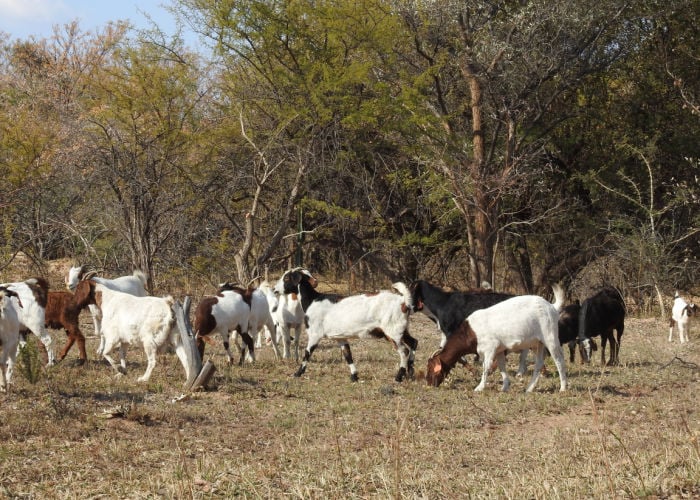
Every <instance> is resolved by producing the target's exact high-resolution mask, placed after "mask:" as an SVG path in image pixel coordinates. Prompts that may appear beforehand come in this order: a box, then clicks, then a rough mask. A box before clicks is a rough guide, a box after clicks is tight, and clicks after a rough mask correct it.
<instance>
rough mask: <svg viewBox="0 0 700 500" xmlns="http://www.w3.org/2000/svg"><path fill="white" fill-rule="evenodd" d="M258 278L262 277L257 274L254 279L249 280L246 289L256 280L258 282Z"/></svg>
mask: <svg viewBox="0 0 700 500" xmlns="http://www.w3.org/2000/svg"><path fill="white" fill-rule="evenodd" d="M260 278H262V276H261V275H259V274H258V275H257V276H256V277H255V278H253V279H251V280H250V281H249V282H248V286H247V287H246V288H250V285H252V284H253V283H255V281H256V280H259V279H260Z"/></svg>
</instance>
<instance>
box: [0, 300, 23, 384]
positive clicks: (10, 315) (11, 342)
mask: <svg viewBox="0 0 700 500" xmlns="http://www.w3.org/2000/svg"><path fill="white" fill-rule="evenodd" d="M11 297H17V294H16V293H15V292H13V291H11V290H8V289H5V288H2V287H0V347H2V354H0V392H7V391H8V390H9V386H10V379H11V378H12V369H13V366H14V364H15V358H16V356H17V345H18V344H19V317H18V316H17V311H15V307H14V306H13V304H12V300H11Z"/></svg>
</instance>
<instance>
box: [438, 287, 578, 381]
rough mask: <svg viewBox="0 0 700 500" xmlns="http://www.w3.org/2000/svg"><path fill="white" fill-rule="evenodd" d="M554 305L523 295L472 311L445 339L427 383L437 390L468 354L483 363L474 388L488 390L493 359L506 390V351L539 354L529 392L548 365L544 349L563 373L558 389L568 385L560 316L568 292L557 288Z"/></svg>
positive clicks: (540, 298) (536, 297)
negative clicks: (458, 361) (488, 378)
mask: <svg viewBox="0 0 700 500" xmlns="http://www.w3.org/2000/svg"><path fill="white" fill-rule="evenodd" d="M553 288H554V296H555V301H556V302H555V304H554V305H552V304H551V303H549V302H548V301H547V300H545V299H543V298H542V297H539V296H537V295H521V296H517V297H513V298H511V299H508V300H505V301H503V302H499V303H498V304H495V305H493V306H491V307H488V308H486V309H480V310H478V311H475V312H473V313H472V314H471V315H469V317H467V320H466V321H465V322H464V323H463V325H462V327H460V329H458V330H457V331H456V332H454V333H453V334H452V335H450V337H449V338H448V339H447V342H446V343H445V347H444V348H443V349H442V350H441V351H439V352H438V353H436V354H434V355H433V356H431V357H430V359H429V360H428V370H427V374H426V379H427V381H428V384H429V385H433V386H438V385H440V383H442V381H443V380H444V379H445V377H446V376H447V374H448V373H449V372H450V370H451V369H452V368H453V367H454V364H455V362H456V360H457V359H459V358H460V357H461V356H463V355H464V354H474V353H478V354H479V356H480V357H481V359H482V362H483V373H482V376H481V382H480V383H479V385H477V386H476V388H475V389H474V390H475V391H482V390H484V387H486V380H487V377H488V372H489V370H490V368H491V365H492V363H493V360H494V358H495V359H496V361H497V363H498V368H499V370H500V372H501V377H502V379H503V385H502V387H501V390H502V391H507V390H508V388H509V387H510V379H509V378H508V373H507V372H506V358H505V353H506V351H522V350H523V349H532V350H534V351H535V356H536V361H535V368H534V370H533V373H532V379H531V380H530V383H529V384H528V386H527V389H526V390H527V392H530V391H532V390H533V389H534V388H535V385H536V384H537V380H538V379H539V376H540V371H541V370H542V366H543V365H544V354H545V348H547V349H548V350H549V352H550V353H551V355H552V358H553V359H554V364H555V365H556V367H557V371H558V372H559V382H560V390H561V391H565V390H566V386H567V379H566V364H565V362H564V354H563V351H562V349H561V345H560V343H559V334H558V328H559V326H558V320H559V311H561V309H562V307H563V305H564V291H563V289H562V288H561V287H553Z"/></svg>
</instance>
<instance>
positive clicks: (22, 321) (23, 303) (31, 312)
mask: <svg viewBox="0 0 700 500" xmlns="http://www.w3.org/2000/svg"><path fill="white" fill-rule="evenodd" d="M0 287H2V288H6V289H8V290H11V291H13V292H15V293H16V294H17V297H12V299H11V300H10V302H11V303H12V306H13V307H14V308H15V312H16V313H17V317H18V318H19V327H20V329H21V330H24V329H27V330H31V331H32V333H34V335H36V336H37V337H39V340H40V341H41V343H42V344H44V347H45V348H46V353H47V355H48V364H49V366H52V365H54V364H55V363H56V358H55V356H54V352H53V348H52V347H51V343H52V340H51V336H50V335H49V332H48V331H46V324H45V321H46V303H47V301H48V294H49V283H48V282H47V281H46V280H45V279H43V278H29V279H28V280H25V281H19V282H16V283H4V284H1V285H0Z"/></svg>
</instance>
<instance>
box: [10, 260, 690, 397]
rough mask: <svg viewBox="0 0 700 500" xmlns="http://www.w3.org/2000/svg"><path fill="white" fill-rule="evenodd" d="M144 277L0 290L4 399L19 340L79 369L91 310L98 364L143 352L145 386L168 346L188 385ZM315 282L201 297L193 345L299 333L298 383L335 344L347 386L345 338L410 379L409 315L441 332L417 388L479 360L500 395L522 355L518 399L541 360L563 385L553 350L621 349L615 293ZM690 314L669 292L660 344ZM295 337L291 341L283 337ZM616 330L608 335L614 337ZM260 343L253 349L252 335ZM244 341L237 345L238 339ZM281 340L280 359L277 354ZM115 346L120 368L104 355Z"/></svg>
mask: <svg viewBox="0 0 700 500" xmlns="http://www.w3.org/2000/svg"><path fill="white" fill-rule="evenodd" d="M145 283H146V277H145V276H144V274H143V273H142V272H140V271H135V272H134V273H133V275H131V276H122V277H120V278H116V279H106V278H101V277H98V276H96V275H95V273H94V272H87V269H86V268H85V266H81V267H72V268H71V269H70V271H69V273H68V276H67V277H66V285H67V288H68V289H69V290H71V291H49V286H48V283H47V281H46V280H45V279H42V278H30V279H27V280H26V281H22V282H15V283H5V284H2V285H0V345H1V346H2V355H0V391H2V392H6V391H7V390H8V387H9V383H10V379H11V376H12V370H13V365H14V362H15V358H16V354H17V351H18V348H19V344H20V339H21V335H22V333H23V332H26V331H31V332H33V333H34V334H35V335H36V336H37V337H38V338H39V339H40V341H41V343H42V344H43V346H44V347H45V348H46V352H47V356H48V364H49V365H53V364H55V363H56V362H57V361H61V360H63V359H64V358H65V356H66V354H67V353H68V351H69V350H70V348H71V347H72V345H73V344H74V343H77V345H78V349H79V359H78V362H79V363H80V364H82V363H84V362H85V361H86V359H87V355H86V352H85V337H84V336H83V334H82V333H81V331H80V328H79V325H78V318H79V315H80V312H81V311H82V310H83V309H85V308H88V309H89V311H90V314H91V315H92V319H93V322H94V327H95V333H96V335H97V336H98V338H99V339H100V346H99V348H98V350H97V354H98V356H101V357H104V358H105V359H106V360H107V361H108V362H109V363H110V365H111V366H112V367H113V368H114V369H115V370H117V372H119V373H122V374H124V373H126V360H125V356H126V346H128V345H131V344H139V343H140V344H141V345H142V346H143V348H144V351H145V353H146V359H147V368H146V371H145V373H144V374H143V375H142V376H141V377H139V379H138V380H139V381H142V382H145V381H148V380H149V378H150V376H151V373H152V371H153V368H154V367H155V364H156V355H157V353H158V351H159V350H161V349H162V348H164V347H165V346H167V345H169V346H171V347H172V348H174V350H175V353H176V354H177V356H178V358H179V359H180V361H181V363H182V364H183V367H184V368H185V372H186V375H187V377H188V378H189V377H190V373H189V371H190V370H191V366H192V364H191V363H190V362H189V360H188V359H187V356H188V353H187V350H186V349H185V348H184V346H183V343H182V339H181V336H180V335H178V332H177V331H176V320H175V313H174V310H173V304H174V303H175V301H174V299H173V297H171V296H166V297H153V296H149V295H148V294H147V292H146V288H145ZM316 287H317V280H316V279H315V278H314V277H313V275H312V274H311V273H310V272H309V271H308V270H307V269H304V268H295V269H290V270H289V271H287V272H285V273H284V274H283V275H282V277H281V278H280V279H279V280H278V281H277V283H276V284H275V285H274V287H271V286H269V285H267V284H266V283H263V284H261V285H260V287H258V288H256V289H254V288H250V287H241V286H237V285H234V284H231V283H224V284H222V285H220V287H219V290H217V293H216V295H214V296H208V297H204V298H203V299H202V300H201V301H200V302H199V304H198V306H197V308H196V311H195V315H194V335H195V338H196V346H197V350H198V351H199V356H200V359H201V357H202V356H203V354H204V348H205V342H207V341H209V339H210V335H211V334H214V333H216V332H218V333H219V335H221V338H222V340H223V346H224V349H225V350H226V354H227V356H228V360H229V362H233V360H234V358H233V355H232V353H231V350H230V336H231V334H233V341H234V344H235V345H236V346H237V348H238V350H239V352H240V357H239V360H238V363H239V364H241V363H242V362H243V360H244V358H248V359H249V360H251V361H253V360H254V357H255V348H256V347H260V346H261V345H262V335H263V332H267V333H266V334H267V335H268V336H269V342H270V344H271V345H272V348H273V349H274V351H275V355H276V356H277V357H278V358H279V357H280V356H282V357H284V358H290V357H291V351H292V345H291V344H292V338H293V339H294V355H295V358H296V359H297V360H298V359H299V339H300V337H301V331H302V327H305V330H306V335H307V338H308V343H307V346H306V349H305V351H304V354H303V356H302V359H301V365H300V366H299V369H298V370H297V371H296V373H295V376H301V375H302V374H303V373H304V372H305V370H306V368H307V365H308V363H309V360H310V358H311V355H312V354H313V352H314V350H315V349H316V347H317V346H318V344H319V342H320V341H321V339H323V338H329V339H332V340H335V341H336V342H337V343H338V345H339V346H340V348H341V352H342V354H343V357H344V359H345V361H346V362H347V364H348V367H349V369H350V377H351V379H352V380H353V381H355V380H357V379H358V375H357V368H356V366H355V363H354V361H353V357H352V352H351V350H350V345H349V342H348V341H349V340H350V339H354V338H369V337H374V338H385V339H387V340H389V342H391V344H392V345H393V346H394V348H395V350H396V351H397V353H398V355H399V370H398V372H397V373H396V377H395V379H396V381H397V382H400V381H402V380H403V379H404V378H405V377H413V376H414V361H415V352H416V349H417V346H418V342H417V340H416V339H415V338H413V337H412V336H411V335H410V334H409V332H408V324H409V316H410V314H411V313H413V312H416V311H421V312H423V313H424V314H425V315H426V316H428V317H429V318H430V319H431V320H432V321H434V322H435V323H436V325H437V327H438V330H439V332H440V333H441V335H442V341H441V343H440V349H439V350H437V351H436V352H435V353H433V354H432V355H431V356H430V357H429V360H428V367H427V373H426V379H427V382H428V384H429V385H432V386H438V385H440V384H441V383H442V381H443V380H444V379H445V377H446V376H447V375H448V374H449V372H450V370H451V369H452V368H453V367H454V366H455V365H456V364H457V363H458V362H462V363H465V362H466V361H465V358H464V356H465V355H467V354H475V355H477V357H478V358H480V359H481V361H482V366H483V374H482V378H481V382H480V383H479V385H478V386H477V387H476V389H475V390H476V391H481V390H483V389H484V387H485V385H486V380H487V376H488V374H489V371H490V369H491V368H492V366H493V364H494V363H495V364H496V365H497V366H498V368H499V370H500V373H501V377H502V380H503V385H502V390H503V391H506V390H508V387H509V384H510V381H509V379H508V374H507V372H506V368H505V355H506V353H507V352H510V351H519V352H520V356H521V357H520V369H519V371H518V374H519V375H523V374H524V372H525V369H526V366H527V364H526V361H527V353H528V351H529V350H533V351H534V353H535V365H534V369H533V374H532V379H531V380H530V383H529V384H528V386H527V391H532V390H533V389H534V387H535V385H536V384H537V380H538V378H539V375H540V371H541V369H542V366H543V363H544V356H545V353H546V351H548V352H549V353H550V354H551V356H552V358H553V360H554V364H555V365H556V368H557V371H558V373H559V379H560V390H562V391H564V390H566V387H567V379H566V364H565V360H564V354H563V350H562V345H564V344H568V346H569V361H570V362H573V360H574V356H575V349H576V346H577V345H578V346H579V350H580V355H581V358H582V360H583V361H589V360H590V356H591V353H592V351H593V350H595V349H596V344H595V342H594V341H593V337H597V336H600V340H601V347H602V348H601V361H602V362H605V349H606V345H607V343H608V342H609V343H610V357H609V359H608V361H607V363H608V364H617V363H618V361H619V351H620V340H621V337H622V334H623V332H624V320H625V304H624V301H623V299H622V296H621V294H620V292H619V291H618V290H617V289H615V288H612V287H604V288H602V289H601V290H599V291H598V292H597V293H595V294H594V295H592V296H591V297H588V298H587V299H585V300H584V301H583V302H582V303H580V304H579V303H578V302H577V303H575V304H570V305H566V306H565V305H564V300H565V293H564V290H563V289H562V288H561V286H559V285H554V286H553V287H552V289H553V292H554V297H555V301H554V304H552V303H550V302H548V301H547V300H545V299H543V298H542V297H539V296H536V295H521V296H514V295H510V294H505V293H497V292H494V291H492V290H490V289H486V288H481V289H474V290H468V291H464V292H453V291H451V292H448V291H445V290H443V289H441V288H439V287H437V286H434V285H432V284H430V283H428V282H427V281H423V280H419V281H415V282H413V283H411V284H410V285H408V286H407V285H406V284H404V283H401V282H397V283H394V284H393V285H392V287H393V289H394V290H395V291H396V292H398V293H395V292H394V291H381V292H379V293H376V294H361V295H353V296H350V297H341V296H339V295H336V294H328V293H320V292H318V291H317V290H316ZM696 313H697V306H696V305H695V304H692V303H691V304H689V303H687V302H686V301H685V300H684V299H683V298H681V297H680V296H679V295H678V294H676V297H675V299H674V305H673V309H672V319H671V326H670V332H669V341H671V340H672V335H673V330H674V326H676V325H677V328H678V332H679V337H680V341H681V342H687V341H688V321H689V319H690V318H691V317H692V316H693V315H695V314H696ZM47 327H50V328H63V329H65V331H66V333H67V341H66V344H65V345H64V347H63V348H62V349H61V351H60V353H59V355H58V359H56V358H55V356H54V352H53V349H52V346H51V343H52V340H51V336H50V335H49V334H48V332H47V330H46V328H47ZM292 331H293V337H292ZM613 332H615V333H616V335H615V334H614V333H613ZM251 335H253V336H255V335H257V342H256V343H254V340H253V337H252V336H251ZM239 337H240V339H241V340H242V344H240V343H239V341H238V338H239ZM278 339H279V340H281V341H282V353H280V350H279V347H278ZM117 347H118V348H119V361H118V362H117V361H116V360H115V359H113V358H112V357H111V354H112V351H114V350H115V349H116V348H117Z"/></svg>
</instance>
